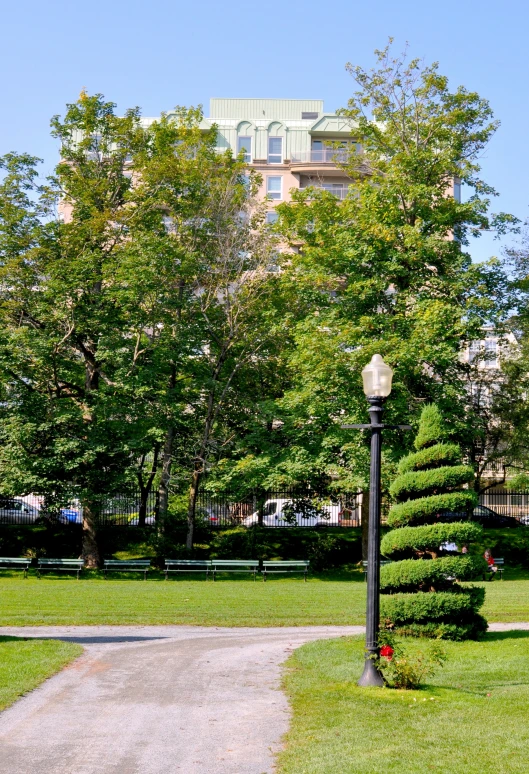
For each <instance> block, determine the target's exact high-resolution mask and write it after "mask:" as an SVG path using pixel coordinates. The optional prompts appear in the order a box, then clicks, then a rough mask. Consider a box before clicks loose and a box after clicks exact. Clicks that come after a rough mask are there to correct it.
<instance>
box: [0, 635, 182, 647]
mask: <svg viewBox="0 0 529 774" xmlns="http://www.w3.org/2000/svg"><path fill="white" fill-rule="evenodd" d="M167 639H170V638H169V637H166V636H162V635H159V634H158V635H152V637H149V636H148V635H123V634H115V635H99V636H97V635H95V634H94V635H85V636H82V635H77V636H76V635H73V634H72V635H68V634H64V635H61V634H55V635H51V636H49V637H43V636H42V635H36V636H34V637H32V636H31V635H29V636H28V637H11V636H9V635H5V636H4V635H3V636H1V637H0V642H6V641H7V640H18V641H19V642H30V641H32V640H39V641H42V640H61V641H62V642H77V643H78V644H79V645H98V644H103V645H104V644H107V643H108V644H110V643H112V642H151V641H152V640H167Z"/></svg>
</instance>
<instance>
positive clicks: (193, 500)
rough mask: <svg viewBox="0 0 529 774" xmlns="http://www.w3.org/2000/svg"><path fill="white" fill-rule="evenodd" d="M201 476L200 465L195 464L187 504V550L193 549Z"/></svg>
mask: <svg viewBox="0 0 529 774" xmlns="http://www.w3.org/2000/svg"><path fill="white" fill-rule="evenodd" d="M201 478H202V467H201V466H198V465H197V466H195V469H194V471H193V476H192V478H191V486H190V487H189V504H188V507H187V537H186V548H187V550H188V551H191V550H192V549H193V539H194V532H195V511H196V507H197V497H198V487H199V486H200V480H201Z"/></svg>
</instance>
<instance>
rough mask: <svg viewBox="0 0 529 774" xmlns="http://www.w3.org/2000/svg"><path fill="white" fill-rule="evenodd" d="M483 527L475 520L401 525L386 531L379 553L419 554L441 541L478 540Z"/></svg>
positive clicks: (460, 542) (385, 554)
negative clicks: (416, 525)
mask: <svg viewBox="0 0 529 774" xmlns="http://www.w3.org/2000/svg"><path fill="white" fill-rule="evenodd" d="M482 536H483V527H481V526H480V525H479V524H476V523H475V522H468V521H467V522H457V521H456V522H451V523H444V524H443V523H437V524H425V525H423V526H421V527H401V528H400V529H394V530H391V532H387V533H386V534H385V535H384V537H383V538H382V541H381V544H380V550H381V553H382V554H383V555H384V556H387V557H393V558H394V559H405V558H408V557H411V556H414V555H420V554H421V553H423V552H425V551H427V550H428V549H429V548H431V547H432V546H440V545H441V544H442V543H456V544H458V545H464V544H466V543H471V542H475V541H477V540H480V539H481V538H482Z"/></svg>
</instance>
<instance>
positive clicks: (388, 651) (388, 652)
mask: <svg viewBox="0 0 529 774" xmlns="http://www.w3.org/2000/svg"><path fill="white" fill-rule="evenodd" d="M394 652H395V651H394V650H393V648H392V647H391V645H383V646H382V647H381V648H380V655H381V656H383V657H384V658H387V660H388V661H391V659H392V658H393V653H394Z"/></svg>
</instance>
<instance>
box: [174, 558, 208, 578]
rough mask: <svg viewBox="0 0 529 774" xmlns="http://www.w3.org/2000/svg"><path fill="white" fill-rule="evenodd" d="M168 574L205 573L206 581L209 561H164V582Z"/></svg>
mask: <svg viewBox="0 0 529 774" xmlns="http://www.w3.org/2000/svg"><path fill="white" fill-rule="evenodd" d="M170 572H205V573H206V580H207V579H208V576H209V573H210V572H211V560H210V559H166V560H165V580H167V575H168V573H170Z"/></svg>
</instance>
